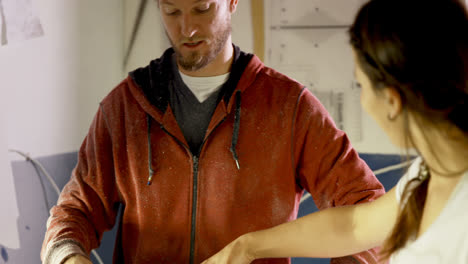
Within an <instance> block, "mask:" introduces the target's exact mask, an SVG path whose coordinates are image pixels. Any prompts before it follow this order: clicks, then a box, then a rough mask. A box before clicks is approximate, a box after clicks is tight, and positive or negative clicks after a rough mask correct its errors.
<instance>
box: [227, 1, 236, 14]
mask: <svg viewBox="0 0 468 264" xmlns="http://www.w3.org/2000/svg"><path fill="white" fill-rule="evenodd" d="M228 1H229V11H231V14H232V13H234V12H236V9H237V3H238V2H239V0H228Z"/></svg>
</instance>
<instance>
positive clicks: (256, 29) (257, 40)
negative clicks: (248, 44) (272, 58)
mask: <svg viewBox="0 0 468 264" xmlns="http://www.w3.org/2000/svg"><path fill="white" fill-rule="evenodd" d="M263 1H264V0H251V2H250V5H251V10H252V25H253V41H254V43H253V44H254V53H255V55H257V56H258V57H259V58H260V60H262V61H264V58H265V5H264V2H263Z"/></svg>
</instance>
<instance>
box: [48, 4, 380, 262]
mask: <svg viewBox="0 0 468 264" xmlns="http://www.w3.org/2000/svg"><path fill="white" fill-rule="evenodd" d="M237 2H238V0H159V2H158V4H159V7H160V12H161V16H162V21H163V23H164V26H165V29H166V32H167V35H168V37H169V39H170V41H171V42H172V49H169V50H167V51H166V52H165V53H164V54H163V55H162V57H161V58H159V59H157V60H154V61H153V62H151V63H150V65H149V66H147V67H146V68H140V69H137V70H136V71H134V72H132V73H130V75H129V77H128V78H127V79H126V80H124V81H123V82H122V83H121V84H120V85H118V87H117V88H115V89H114V90H113V91H112V92H111V93H110V94H109V95H108V96H107V97H106V98H105V99H104V100H103V101H102V103H101V105H100V108H99V110H98V112H97V114H96V116H95V119H94V121H93V123H92V125H91V128H90V130H89V133H88V135H87V137H86V139H85V141H84V143H83V145H82V147H81V149H80V152H79V161H78V164H77V167H76V168H75V170H74V172H73V175H72V178H71V180H70V182H69V183H68V184H67V185H66V187H65V188H64V190H63V191H62V194H61V196H60V198H59V201H58V205H57V206H56V207H54V208H53V209H52V210H51V217H50V218H49V221H48V230H47V233H46V237H45V241H44V244H43V249H42V254H41V256H42V260H43V261H44V262H45V263H62V262H61V261H63V260H66V262H65V263H90V262H89V260H88V259H87V256H88V255H89V252H90V250H91V249H92V248H96V247H97V246H98V245H99V241H100V239H101V236H102V233H103V232H104V231H105V230H108V229H110V228H111V227H112V226H113V224H114V223H115V218H116V214H117V208H118V205H119V204H123V205H124V211H123V215H122V218H121V226H120V232H119V235H118V238H117V239H118V240H117V244H116V250H115V253H114V262H116V263H200V262H202V261H203V260H204V259H206V258H208V257H209V256H211V255H212V254H214V253H216V252H217V251H218V250H220V249H222V248H223V247H224V246H225V245H227V244H228V243H229V242H230V241H232V240H233V239H235V238H236V237H238V236H240V235H242V234H244V233H247V232H250V231H254V230H259V229H264V228H268V227H272V226H274V225H278V224H280V223H283V222H286V221H291V220H293V219H295V218H296V215H297V210H298V206H299V201H300V198H301V195H302V193H303V191H304V189H307V190H308V191H309V192H310V193H311V194H312V196H313V197H314V200H315V202H316V204H317V206H318V207H319V208H321V209H322V208H326V207H330V206H339V205H345V204H354V203H358V202H365V201H370V200H373V199H375V198H377V197H378V196H380V195H382V194H383V193H384V190H383V187H382V185H381V184H380V183H379V182H378V181H377V179H376V178H375V176H373V174H372V172H371V171H370V170H369V168H368V167H367V166H366V165H365V164H364V162H363V161H362V160H360V159H359V157H358V155H357V153H356V151H354V150H353V149H352V147H351V145H350V143H349V141H348V139H347V137H346V136H345V135H344V133H343V132H342V131H339V130H337V129H336V127H335V126H334V124H333V122H332V121H331V119H330V117H329V116H328V114H327V113H326V111H325V109H324V108H323V107H322V106H321V105H320V103H319V102H318V101H317V99H316V98H315V97H313V96H312V95H311V93H310V92H309V91H308V90H307V89H306V88H304V87H303V86H302V85H300V84H299V83H297V82H295V81H293V80H291V79H289V78H287V77H285V76H283V75H281V74H279V73H277V72H275V71H274V70H272V69H269V68H267V67H265V66H264V65H263V64H262V62H261V61H260V60H259V59H258V58H257V57H256V56H254V55H251V54H246V53H243V52H241V51H240V50H239V48H237V47H236V46H233V44H232V41H231V14H232V13H234V12H235V10H236V6H237ZM311 239H320V238H314V237H311ZM374 253H375V252H370V253H369V252H364V253H362V254H360V255H356V256H353V257H348V258H343V259H338V260H334V261H335V262H336V263H356V262H357V261H356V259H357V260H360V261H361V262H364V263H370V262H372V261H374V260H375V255H374ZM261 263H289V260H288V259H272V260H265V261H264V262H261Z"/></svg>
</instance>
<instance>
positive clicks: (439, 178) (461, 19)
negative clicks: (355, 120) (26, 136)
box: [204, 0, 468, 264]
mask: <svg viewBox="0 0 468 264" xmlns="http://www.w3.org/2000/svg"><path fill="white" fill-rule="evenodd" d="M349 34H350V38H351V45H352V48H353V52H354V57H355V64H356V67H355V76H356V79H357V82H358V85H360V87H361V88H362V90H361V104H362V106H363V108H364V109H365V110H366V111H367V112H368V113H369V114H370V115H371V116H372V117H373V118H374V119H375V120H376V121H377V123H378V124H379V125H380V127H381V128H382V129H383V130H384V131H385V132H386V133H387V134H388V136H389V137H390V138H391V140H392V142H393V143H394V144H396V145H398V146H402V147H405V148H407V149H414V150H416V151H417V152H418V154H419V156H420V157H419V158H418V159H417V160H416V161H415V162H414V164H413V165H412V166H411V167H410V168H409V170H408V172H407V174H406V175H405V176H404V177H403V178H402V179H401V180H400V181H399V183H398V184H397V186H396V187H395V188H393V189H392V190H391V191H389V192H388V193H387V194H385V195H384V196H382V197H381V198H379V199H378V200H376V201H374V202H371V203H367V204H360V205H356V206H348V207H340V208H330V209H326V210H323V211H321V212H318V213H313V214H310V215H308V216H305V217H303V218H300V219H298V220H296V221H293V222H290V223H286V224H283V225H280V226H277V227H274V228H271V229H267V230H263V231H259V232H254V233H249V234H246V235H243V236H241V237H240V238H238V239H236V240H235V241H233V242H232V243H231V244H229V245H228V246H226V247H225V248H224V249H223V250H222V251H220V252H219V253H218V254H216V255H215V256H213V257H212V258H210V259H209V260H207V261H205V262H204V264H212V263H236V264H237V263H250V262H251V261H253V260H255V259H259V258H277V257H339V256H345V255H350V254H354V253H357V252H360V251H363V250H367V249H369V248H373V247H376V246H380V245H383V247H382V251H381V255H382V261H387V260H390V262H391V263H392V264H393V263H425V264H428V263H429V264H430V263H451V264H457V263H460V264H461V263H468V228H466V225H467V224H468V102H467V101H468V18H467V14H466V11H465V8H464V5H463V4H462V3H461V2H459V1H456V0H432V1H417V0H371V1H370V2H368V3H367V4H366V5H364V6H363V7H362V8H361V10H360V11H359V13H358V15H357V17H356V19H355V21H354V24H353V26H352V27H351V29H350V30H349Z"/></svg>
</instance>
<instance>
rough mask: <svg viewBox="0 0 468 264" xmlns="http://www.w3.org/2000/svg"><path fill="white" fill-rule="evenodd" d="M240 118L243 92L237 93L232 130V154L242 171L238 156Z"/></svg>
mask: <svg viewBox="0 0 468 264" xmlns="http://www.w3.org/2000/svg"><path fill="white" fill-rule="evenodd" d="M240 116H241V92H240V91H238V92H236V110H235V116H234V129H233V130H232V140H231V153H232V157H233V158H234V161H235V162H236V166H237V169H238V170H240V166H239V156H238V155H237V149H236V147H237V141H238V139H239V128H240Z"/></svg>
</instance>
